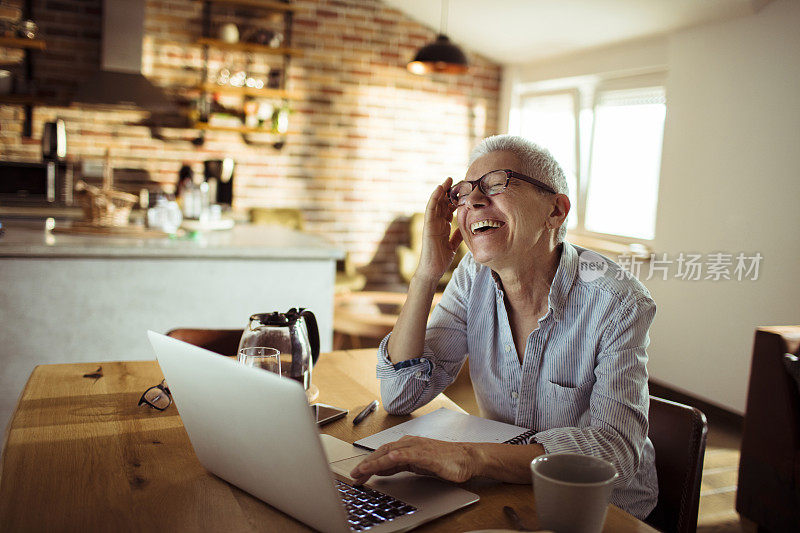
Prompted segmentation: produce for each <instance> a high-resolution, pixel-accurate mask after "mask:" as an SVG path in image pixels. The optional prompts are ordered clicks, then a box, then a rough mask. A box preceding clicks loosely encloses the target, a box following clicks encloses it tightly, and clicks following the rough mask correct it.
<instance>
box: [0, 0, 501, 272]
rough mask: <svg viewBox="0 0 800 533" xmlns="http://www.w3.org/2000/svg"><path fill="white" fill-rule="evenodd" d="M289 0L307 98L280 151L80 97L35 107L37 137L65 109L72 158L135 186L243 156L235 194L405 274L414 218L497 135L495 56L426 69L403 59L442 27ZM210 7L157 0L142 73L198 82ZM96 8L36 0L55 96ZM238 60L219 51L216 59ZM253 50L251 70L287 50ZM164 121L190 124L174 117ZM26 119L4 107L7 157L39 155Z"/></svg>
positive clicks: (239, 15)
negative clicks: (95, 162) (405, 245)
mask: <svg viewBox="0 0 800 533" xmlns="http://www.w3.org/2000/svg"><path fill="white" fill-rule="evenodd" d="M6 3H7V4H14V3H15V2H11V1H7V2H6ZM16 3H17V5H18V4H19V2H16ZM294 5H296V6H297V7H298V8H299V12H298V13H296V14H295V17H294V26H293V35H292V46H293V47H296V48H300V49H302V50H303V52H304V54H303V56H302V57H299V58H293V59H292V62H291V66H290V68H289V70H288V73H287V74H288V77H287V88H288V89H289V90H290V91H292V92H294V93H296V94H297V95H298V97H299V98H298V99H297V100H295V101H293V102H292V103H291V106H292V109H293V113H292V115H291V117H290V127H289V132H288V136H287V141H286V144H285V146H284V147H283V148H282V149H280V150H277V149H275V148H274V147H273V146H272V145H270V144H248V143H247V142H245V140H244V139H243V138H242V136H241V135H240V134H237V133H227V132H209V133H207V135H206V142H205V143H204V144H203V145H202V146H195V145H194V144H192V142H191V140H192V139H194V138H196V137H197V131H195V130H192V129H187V128H181V127H158V128H151V127H148V125H147V124H148V122H152V121H153V117H149V116H148V113H146V112H143V111H139V110H124V109H114V110H101V109H90V108H86V107H78V106H74V105H73V106H69V105H61V106H39V107H36V108H35V110H34V139H38V138H39V135H40V132H41V129H42V123H43V122H45V121H47V120H51V119H53V118H55V117H61V118H63V119H64V120H65V121H66V124H67V135H68V146H69V153H70V156H71V157H72V158H74V159H76V160H80V159H87V158H94V159H99V158H101V157H102V155H103V153H104V152H105V150H106V149H107V148H108V149H110V150H111V155H112V158H113V164H114V166H115V167H116V168H120V167H125V168H136V169H143V170H145V171H146V172H147V173H148V174H149V178H147V179H149V182H148V183H146V184H143V183H141V182H140V181H137V182H121V183H119V185H120V187H125V188H128V189H130V190H132V191H136V190H138V189H139V188H140V187H141V186H142V185H147V186H149V187H150V188H163V189H165V190H172V189H173V188H174V184H175V182H176V180H177V172H178V169H179V168H180V166H181V164H182V163H183V162H187V163H189V164H190V165H191V166H192V167H193V168H194V169H195V171H196V172H197V173H202V162H203V161H204V160H206V159H215V158H221V157H233V158H234V159H235V161H236V164H237V168H236V177H235V187H236V188H235V198H236V199H235V204H236V205H235V207H236V208H238V209H247V208H249V207H253V206H267V207H294V208H300V209H302V210H303V212H304V215H305V218H306V222H307V224H306V227H307V230H308V231H310V232H314V233H318V234H321V235H324V236H325V237H327V238H328V239H329V240H331V241H332V242H334V243H336V244H337V245H339V246H341V247H342V248H344V249H346V250H347V251H348V252H349V253H350V255H351V257H352V259H353V260H354V262H355V263H356V264H357V265H359V266H360V267H361V270H362V271H363V272H365V273H366V274H367V275H368V278H369V280H370V284H371V285H383V284H391V283H394V282H396V281H398V279H399V278H398V275H397V266H396V260H395V246H396V245H397V244H399V243H401V242H404V241H406V240H407V233H406V230H405V225H404V221H405V220H406V218H407V216H408V215H410V214H411V213H413V212H415V211H421V210H423V209H424V207H425V203H426V201H427V197H428V195H429V194H430V191H431V190H432V188H433V187H434V186H435V185H436V184H437V183H440V182H441V181H442V180H443V179H444V178H445V177H446V176H448V175H453V176H458V175H460V174H463V172H464V163H465V161H466V157H467V154H468V151H469V148H470V147H471V146H472V145H473V144H474V143H475V142H477V140H478V139H480V138H481V137H483V136H485V135H489V134H492V133H495V130H496V124H497V101H498V93H499V84H500V68H499V66H498V65H496V64H493V63H491V62H489V61H487V60H485V59H483V58H481V57H480V56H478V55H476V54H474V53H470V51H469V50H467V54H468V57H469V60H470V63H471V71H470V73H469V74H467V75H457V76H448V75H433V76H427V77H419V76H415V75H412V74H410V73H408V72H407V71H406V70H405V63H406V62H407V61H408V60H409V59H410V58H411V57H412V56H413V54H414V53H415V51H416V50H417V49H419V48H420V47H421V46H423V45H424V44H426V43H427V42H430V41H431V40H433V39H434V37H435V31H434V30H433V29H430V28H426V27H424V26H422V25H420V24H419V23H417V22H414V21H412V20H411V19H409V18H407V17H405V16H404V15H402V14H401V13H400V12H398V11H397V10H395V9H392V8H389V7H387V6H385V5H384V4H382V3H381V2H379V1H377V0H297V1H296V2H294ZM201 10H202V2H200V1H198V0H148V1H147V10H146V35H145V42H144V51H145V57H144V61H143V63H144V73H145V75H146V76H148V78H149V79H150V80H151V81H153V82H154V83H156V84H157V85H160V86H162V87H164V88H165V89H166V90H167V91H168V92H169V93H170V94H171V95H173V96H175V97H176V98H181V97H186V96H187V92H186V90H184V89H182V87H183V86H190V85H193V84H195V83H197V82H198V81H200V76H201V72H202V70H201V67H202V50H201V47H199V46H197V45H194V44H192V43H193V42H194V41H195V39H197V38H198V37H199V36H200V34H201ZM101 13H102V9H101V1H100V0H34V17H35V18H36V20H37V22H39V25H40V28H41V33H42V37H43V38H44V39H46V40H47V44H48V49H47V51H45V52H37V55H36V65H35V66H36V68H35V72H36V74H35V75H36V79H37V83H38V89H39V92H40V93H42V94H44V95H45V96H47V97H48V98H50V99H52V101H64V102H67V101H68V98H69V95H70V94H71V92H72V91H74V89H75V87H76V86H77V84H79V83H80V82H81V81H82V80H83V79H85V78H86V77H87V76H89V75H90V74H91V73H92V72H93V71H94V70H95V69H96V68H97V66H98V65H99V61H100V59H99V58H100V55H99V54H100V20H101ZM254 16H257V15H256V13H255V12H253V11H252V10H247V9H244V10H242V9H238V8H237V9H227V8H226V9H223V10H222V11H221V12H219V13H218V14H217V17H218V18H219V17H223V18H226V19H227V18H230V19H231V20H234V21H237V22H239V23H240V25H242V26H244V25H245V24H247V23H253V17H254ZM256 22H257V23H259V24H260V23H261V22H263V23H264V24H265V25H269V24H270V23H271V21H270V20H269V18H267V17H265V18H264V19H263V21H261V20H259V21H256ZM12 54H13V53H12V52H7V53H6V55H12ZM243 59H244V58H243V57H241V54H240V55H239V56H237V54H235V53H233V54H231V53H228V54H223V53H220V52H215V53H212V54H211V61H212V68H214V67H215V66H217V65H224V64H227V63H236V62H239V61H243ZM251 59H252V62H253V65H252V66H251V68H252V69H253V70H258V69H263V68H265V67H266V64H268V63H269V62H270V61H273V62H274V61H278V60H277V59H275V58H273V57H270V56H264V57H258V56H252V57H251ZM265 63H266V64H265ZM159 123H160V124H172V125H180V123H179V122H178V123H176V122H175V121H174V120H172V121H170V120H168V119H165V118H164V117H161V121H160V122H159ZM21 131H22V108H21V107H16V106H0V151H2V154H1V155H0V157H2V158H3V159H16V160H37V159H38V158H39V145H38V141H36V140H26V139H22V138H21ZM140 174H141V173H140ZM137 179H141V178H137Z"/></svg>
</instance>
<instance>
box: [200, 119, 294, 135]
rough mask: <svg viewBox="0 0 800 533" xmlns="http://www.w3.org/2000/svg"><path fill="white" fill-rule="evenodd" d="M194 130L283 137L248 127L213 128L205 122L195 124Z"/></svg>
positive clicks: (263, 129)
mask: <svg viewBox="0 0 800 533" xmlns="http://www.w3.org/2000/svg"><path fill="white" fill-rule="evenodd" d="M193 127H194V128H195V129H198V130H204V131H229V132H232V133H245V134H246V133H260V134H262V135H263V134H268V135H276V136H279V135H285V134H281V133H277V132H274V131H272V130H271V129H270V130H268V129H265V128H250V127H248V126H214V125H212V124H208V123H207V122H195V123H194V126H193Z"/></svg>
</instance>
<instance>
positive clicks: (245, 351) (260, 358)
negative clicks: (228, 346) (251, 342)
mask: <svg viewBox="0 0 800 533" xmlns="http://www.w3.org/2000/svg"><path fill="white" fill-rule="evenodd" d="M280 355H281V353H280V352H279V351H278V350H276V349H275V348H269V347H267V346H250V347H248V348H242V349H241V350H239V353H238V355H237V360H238V361H239V362H240V363H242V364H243V365H245V366H252V367H255V368H261V369H263V370H268V371H270V372H274V373H275V374H278V375H279V376H280V375H281V358H280Z"/></svg>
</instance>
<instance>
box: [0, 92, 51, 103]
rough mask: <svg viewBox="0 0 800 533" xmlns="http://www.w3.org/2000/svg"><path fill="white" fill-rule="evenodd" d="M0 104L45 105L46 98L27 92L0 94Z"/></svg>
mask: <svg viewBox="0 0 800 533" xmlns="http://www.w3.org/2000/svg"><path fill="white" fill-rule="evenodd" d="M0 104H6V105H46V104H47V100H45V99H44V98H41V97H39V96H32V95H29V94H0Z"/></svg>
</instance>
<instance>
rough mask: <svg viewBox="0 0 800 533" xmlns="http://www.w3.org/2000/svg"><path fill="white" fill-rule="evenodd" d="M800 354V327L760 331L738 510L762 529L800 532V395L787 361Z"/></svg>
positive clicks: (744, 437)
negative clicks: (792, 354)
mask: <svg viewBox="0 0 800 533" xmlns="http://www.w3.org/2000/svg"><path fill="white" fill-rule="evenodd" d="M798 352H800V326H774V327H761V328H758V329H757V330H756V335H755V342H754V344H753V360H752V364H751V366H750V382H749V388H748V392H747V407H746V411H745V416H744V427H743V431H742V450H741V456H740V458H739V483H738V486H737V490H736V510H737V511H738V512H739V514H740V515H742V516H743V517H745V518H747V519H749V520H752V521H753V522H755V523H756V524H758V526H759V531H776V532H777V531H800V392H798V387H797V383H796V382H795V381H794V379H793V378H792V376H791V375H790V374H789V373H788V372H787V371H786V368H785V366H784V362H783V357H784V354H786V353H798Z"/></svg>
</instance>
